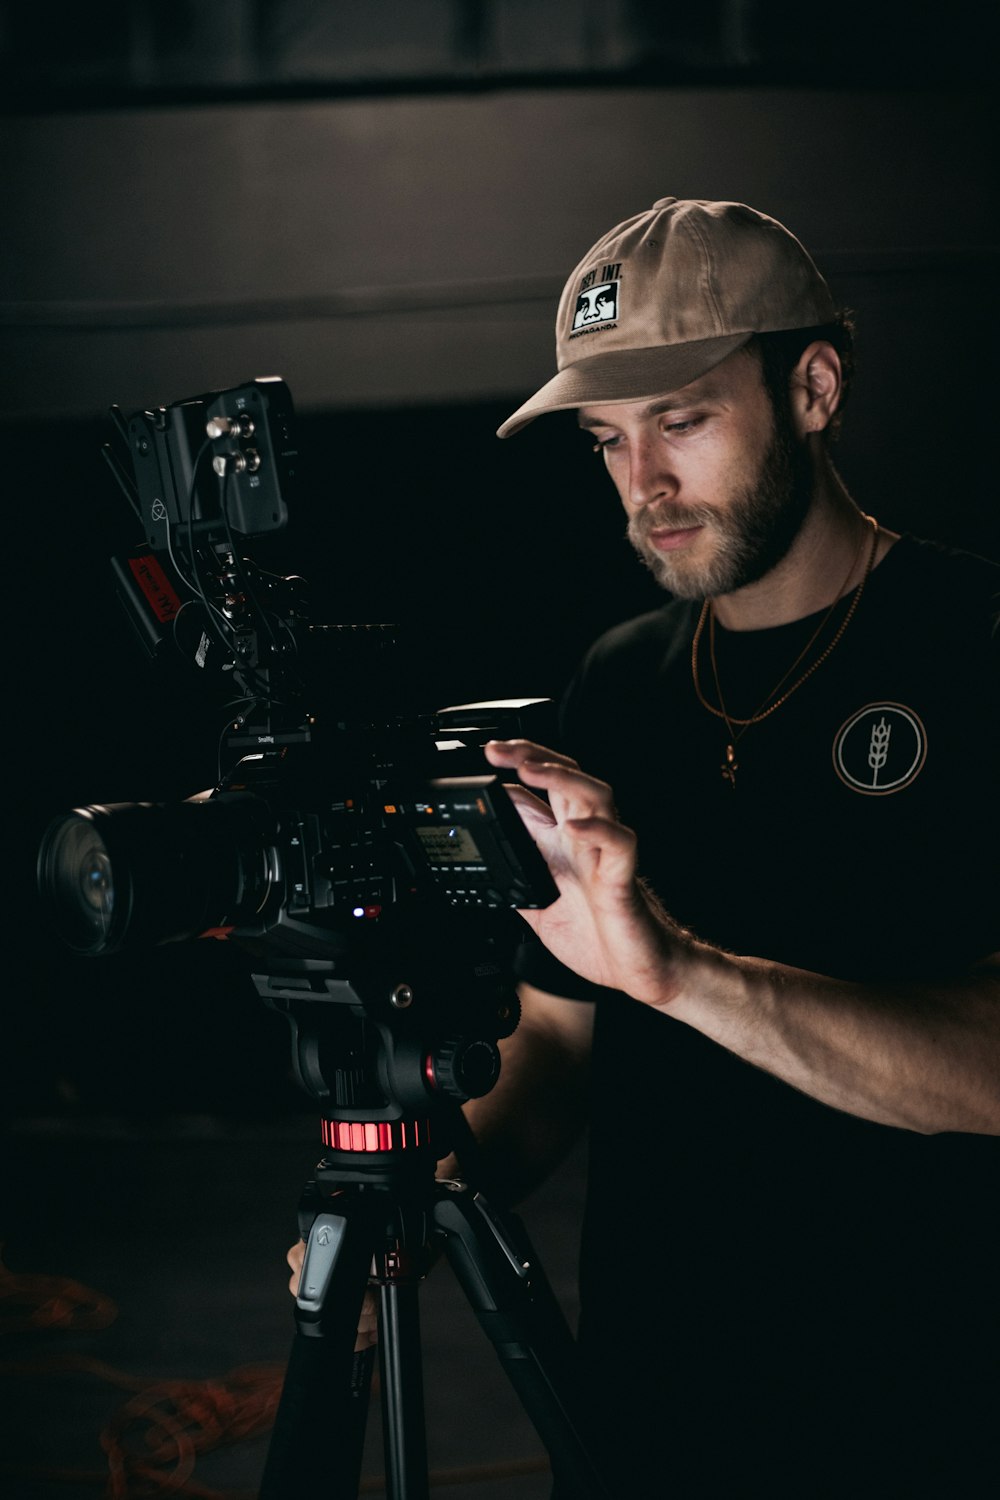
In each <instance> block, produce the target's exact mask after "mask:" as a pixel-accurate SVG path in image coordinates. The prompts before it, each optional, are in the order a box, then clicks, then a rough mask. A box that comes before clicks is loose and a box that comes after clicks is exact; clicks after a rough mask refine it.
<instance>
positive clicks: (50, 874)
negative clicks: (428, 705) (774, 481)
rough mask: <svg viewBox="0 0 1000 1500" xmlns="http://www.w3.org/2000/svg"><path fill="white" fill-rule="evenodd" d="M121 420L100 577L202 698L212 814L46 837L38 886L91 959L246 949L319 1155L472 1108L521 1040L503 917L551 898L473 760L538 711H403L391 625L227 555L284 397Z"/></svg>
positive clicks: (264, 527) (288, 403) (525, 730)
mask: <svg viewBox="0 0 1000 1500" xmlns="http://www.w3.org/2000/svg"><path fill="white" fill-rule="evenodd" d="M112 415H113V417H114V421H115V424H116V427H117V434H118V442H117V447H115V446H112V445H108V446H107V447H106V448H105V450H104V453H105V457H106V459H107V461H108V463H109V465H110V467H111V468H112V471H113V472H114V474H115V476H116V478H117V479H118V482H119V484H120V486H121V488H122V490H123V491H124V493H125V495H126V497H127V499H128V500H129V502H130V504H131V505H132V508H133V510H134V511H135V514H136V517H137V518H138V520H139V523H140V525H141V527H142V533H143V536H142V542H141V545H139V546H138V547H136V548H134V549H133V550H132V552H131V553H130V554H129V555H127V556H125V557H116V558H114V559H112V568H113V572H114V577H115V582H116V588H117V592H118V595H119V597H120V599H121V602H122V604H123V606H124V608H125V610H126V613H127V616H128V618H129V619H130V621H131V623H132V625H133V626H134V628H135V631H136V633H137V635H138V636H139V639H140V640H141V641H142V643H143V645H144V646H145V648H146V650H147V652H148V653H149V654H150V655H151V656H152V657H154V658H162V657H167V656H174V655H175V654H176V653H178V652H179V653H180V655H181V656H182V657H186V658H187V659H188V661H189V662H190V663H191V665H192V670H193V671H194V672H196V673H200V674H201V675H202V678H203V679H204V678H214V679H215V681H216V682H217V683H218V684H219V687H220V697H222V698H223V699H224V700H225V711H226V714H227V723H226V727H225V729H224V731H223V733H222V739H221V749H220V760H219V768H218V779H217V781H216V784H215V786H214V788H213V789H212V790H211V791H210V792H206V793H204V794H202V795H201V796H198V797H195V798H193V799H192V800H190V801H187V802H181V803H178V804H166V803H119V804H110V805H102V806H96V805H94V806H88V807H81V808H77V809H75V810H74V811H73V812H71V813H68V814H66V815H65V816H63V817H60V818H58V819H57V820H56V821H55V822H54V823H53V824H52V825H51V826H50V828H49V830H48V831H47V833H46V835H45V837H44V840H43V842H42V846H41V849H40V852H39V860H38V871H39V882H40V887H41V890H42V893H43V896H44V899H45V901H46V903H47V906H48V908H49V910H50V912H51V914H52V918H53V922H54V925H55V927H56V929H57V931H58V932H59V934H60V935H61V936H62V937H63V939H64V940H65V941H66V942H67V943H68V945H69V946H70V947H71V948H72V949H74V950H75V951H76V952H77V953H80V954H85V955H91V956H96V955H102V954H110V953H115V952H117V951H119V950H121V949H125V948H136V947H144V946H147V945H152V944H156V943H161V942H165V941H168V940H174V939H178V938H188V937H196V936H213V937H224V938H227V939H229V940H230V941H232V942H234V943H236V944H239V945H241V946H242V947H243V948H244V949H245V950H246V951H247V952H248V954H249V955H250V956H251V958H252V959H253V964H254V967H255V968H256V969H258V970H259V971H261V972H258V973H255V974H254V980H255V982H256V984H257V987H258V990H259V991H260V993H261V994H262V996H263V997H264V999H265V1000H266V1001H267V1002H268V1003H269V1004H271V1005H273V1006H275V1008H277V1009H279V1010H282V1011H284V1012H285V1014H286V1015H287V1016H288V1017H289V1020H290V1021H291V1023H292V1027H293V1033H294V1036H295V1047H294V1055H295V1061H296V1068H297V1071H298V1075H299V1080H300V1082H301V1083H302V1084H303V1086H304V1087H305V1088H307V1089H308V1090H309V1091H310V1092H311V1093H313V1094H314V1095H315V1096H316V1097H318V1098H320V1099H321V1100H323V1101H324V1104H325V1106H326V1107H327V1108H326V1116H327V1124H328V1127H329V1130H330V1132H331V1140H329V1141H328V1144H334V1145H336V1144H338V1143H340V1144H341V1145H343V1143H344V1141H345V1140H346V1139H349V1138H350V1137H351V1131H350V1130H349V1129H347V1130H346V1136H345V1133H344V1128H342V1127H345V1122H346V1125H350V1124H351V1123H352V1122H353V1121H355V1120H357V1121H363V1122H365V1123H366V1124H372V1123H373V1122H375V1123H379V1122H381V1121H384V1120H392V1119H401V1118H403V1117H405V1116H407V1115H410V1114H412V1113H413V1111H414V1110H419V1109H420V1108H422V1107H424V1106H426V1105H427V1102H428V1097H429V1096H433V1095H435V1093H443V1094H445V1095H447V1096H449V1097H450V1098H453V1099H464V1098H468V1097H471V1096H474V1095H476V1094H480V1093H485V1092H487V1091H488V1089H489V1088H491V1087H492V1085H493V1082H494V1081H495V1078H496V1074H497V1069H498V1054H497V1049H496V1047H495V1045H494V1044H495V1041H496V1040H497V1039H499V1038H501V1037H502V1036H504V1035H506V1034H509V1032H510V1031H512V1030H513V1029H514V1027H515V1026H516V1024H517V1007H516V998H515V996H514V991H513V986H512V982H511V979H510V957H511V953H512V951H513V947H514V946H515V945H516V942H517V940H518V932H519V930H520V923H519V919H518V918H516V916H514V914H513V908H517V907H522V908H524V907H539V906H545V905H548V904H549V902H550V901H552V900H553V899H554V898H555V896H556V894H557V893H556V889H555V886H554V884H553V882H552V879H551V876H550V874H549V871H548V869H547V867H546V865H545V863H544V861H543V859H542V858H541V856H540V855H539V853H538V851H537V849H536V848H535V846H534V844H533V842H532V840H531V839H530V837H529V836H528V834H527V832H526V831H525V829H524V827H523V825H522V823H521V820H520V817H519V816H518V814H517V812H516V810H515V808H514V806H513V804H512V803H511V801H510V799H509V797H508V795H507V793H506V791H505V790H504V788H503V786H502V785H501V783H500V781H499V779H498V778H497V777H496V776H494V775H492V774H485V773H484V757H483V754H482V746H483V745H484V744H485V743H486V741H487V740H489V739H492V738H509V737H513V736H518V735H522V734H527V735H529V736H530V737H533V738H541V737H542V732H541V731H540V730H539V727H538V720H539V718H540V717H544V716H545V714H546V709H547V700H544V699H518V700H504V701H497V702H486V703H476V704H467V705H462V706H460V707H452V708H447V709H441V710H437V711H434V712H425V711H422V710H419V709H415V708H412V707H411V705H410V698H411V696H412V694H411V693H410V692H409V691H408V690H407V685H406V684H404V683H403V682H402V680H401V678H402V673H401V671H400V660H399V652H398V640H397V636H396V632H395V630H394V629H393V628H392V627H389V626H383V625H348V626H326V625H316V624H313V623H312V622H311V621H310V620H309V619H308V618H307V613H306V602H305V585H304V582H303V580H302V579H301V578H298V577H281V576H277V575H275V574H271V573H267V572H265V571H263V570H262V569H261V568H259V567H258V566H257V565H256V564H255V563H254V562H253V561H252V560H251V559H250V558H249V557H247V556H245V555H243V551H244V548H245V545H246V542H247V539H248V538H251V537H258V536H265V535H266V534H268V533H271V532H276V531H280V530H281V529H283V528H284V527H285V525H286V523H287V520H288V503H289V500H290V498H291V496H292V494H293V492H294V486H295V482H296V460H297V453H296V449H295V434H294V413H293V405H292V399H291V394H290V392H289V390H288V387H287V386H286V384H285V383H284V381H282V380H280V379H278V378H270V377H269V378H263V379H256V380H253V381H250V382H248V383H247V384H245V385H242V386H238V387H235V388H233V389H230V390H225V391H217V392H212V393H209V394H207V395H202V396H197V397H193V398H190V399H187V400H182V401H178V402H176V403H174V404H173V405H171V406H166V407H160V408H158V409H156V410H154V411H141V412H137V413H135V414H134V415H132V416H131V417H128V418H126V417H124V416H123V415H122V413H121V412H119V411H118V410H117V408H112ZM122 449H124V450H125V452H126V453H127V461H126V459H125V458H123V456H122V452H121V450H122ZM222 706H223V705H222V704H221V703H220V709H221V708H222ZM317 1001H319V1002H321V1005H320V1006H316V1003H315V1002H317ZM420 1002H423V1003H420ZM320 1010H321V1011H322V1013H323V1016H324V1019H323V1021H322V1022H321V1023H319V1024H317V1021H316V1019H315V1016H316V1013H317V1012H318V1011H320ZM416 1013H419V1014H420V1016H421V1019H420V1021H419V1022H417V1021H414V1020H412V1019H411V1018H412V1017H413V1016H414V1015H415V1014H416ZM335 1016H337V1017H339V1019H334V1017H335ZM335 1127H336V1128H335ZM391 1134H392V1132H391V1131H390V1136H391ZM333 1136H336V1141H334V1140H333V1139H332V1137H333Z"/></svg>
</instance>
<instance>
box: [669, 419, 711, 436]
mask: <svg viewBox="0 0 1000 1500" xmlns="http://www.w3.org/2000/svg"><path fill="white" fill-rule="evenodd" d="M702 420H703V419H702V418H701V417H684V418H683V420H682V421H680V422H668V423H667V424H666V426H665V427H664V429H663V430H664V432H679V433H685V432H692V431H693V430H694V428H695V427H700V426H701V423H702Z"/></svg>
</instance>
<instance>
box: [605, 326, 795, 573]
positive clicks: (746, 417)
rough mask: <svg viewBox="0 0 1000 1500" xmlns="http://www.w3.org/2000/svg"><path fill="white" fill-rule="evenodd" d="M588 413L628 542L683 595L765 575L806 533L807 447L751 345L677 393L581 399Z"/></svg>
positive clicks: (648, 564) (654, 570)
mask: <svg viewBox="0 0 1000 1500" xmlns="http://www.w3.org/2000/svg"><path fill="white" fill-rule="evenodd" d="M579 420H580V425H581V427H584V428H585V429H586V430H587V431H589V432H591V433H593V436H594V439H595V444H596V446H597V448H598V449H599V450H600V452H601V454H602V456H603V458H604V463H605V466H606V468H607V470H608V473H609V474H610V475H611V478H612V480H613V481H614V484H615V488H616V489H617V491H618V494H619V496H620V497H621V501H622V504H623V505H624V507H625V513H626V515H627V516H628V538H629V541H630V542H631V543H632V545H633V546H634V547H635V549H636V551H637V552H638V553H639V556H640V557H641V558H642V560H643V561H644V562H645V563H646V565H647V566H648V567H649V569H650V570H651V572H652V573H653V576H654V577H655V579H656V581H657V583H659V584H660V585H661V586H662V587H663V588H665V589H668V590H669V591H670V593H672V594H675V595H676V596H677V597H678V598H682V599H702V598H708V597H715V596H717V595H720V594H730V593H733V592H734V591H735V590H736V589H740V588H745V587H746V585H747V584H750V583H756V581H757V580H758V579H759V578H763V577H764V575H765V574H766V573H768V572H770V570H771V569H772V568H773V567H774V566H775V565H776V564H777V563H778V562H780V561H781V559H782V558H783V557H784V556H785V553H786V552H787V551H788V548H789V547H790V546H791V544H792V542H793V541H794V539H795V537H796V535H797V534H798V531H799V528H800V526H801V525H802V522H803V520H804V519H805V515H806V512H807V510H808V508H809V501H810V495H811V478H812V472H811V466H810V463H809V457H808V453H807V451H806V448H805V444H804V443H803V442H801V441H800V440H799V439H798V438H797V437H796V435H795V433H794V431H793V429H792V424H791V417H790V414H789V411H788V408H787V407H784V408H783V409H782V410H781V411H780V412H779V413H778V415H777V417H776V416H775V412H774V410H773V408H772V406H771V402H770V400H769V398H768V394H767V391H766V389H765V386H764V382H763V379H762V376H761V371H760V366H759V364H758V362H757V360H756V358H754V357H753V356H752V355H749V354H747V353H746V352H745V351H743V350H739V351H737V353H735V354H731V355H730V356H729V358H728V359H726V360H724V361H723V362H722V363H721V364H720V365H717V366H716V368H715V369H714V370H710V371H709V373H708V374H707V375H704V376H702V378H701V379H700V380H695V381H693V382H692V383H691V384H690V385H688V386H685V387H684V388H683V390H680V391H674V392H673V393H672V394H670V395H669V396H664V397H662V398H660V399H656V400H652V401H635V402H625V403H617V402H615V403H611V404H609V405H606V406H588V407H584V408H582V409H581V411H580V414H579Z"/></svg>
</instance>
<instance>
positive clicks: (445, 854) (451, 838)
mask: <svg viewBox="0 0 1000 1500" xmlns="http://www.w3.org/2000/svg"><path fill="white" fill-rule="evenodd" d="M416 833H417V836H418V837H419V839H420V842H421V843H422V844H423V846H424V851H425V853H426V855H427V858H428V860H429V862H430V863H431V864H432V865H464V864H482V863H483V856H482V854H480V852H479V848H478V846H477V844H476V841H475V839H474V838H473V837H472V834H471V833H470V832H469V830H468V829H467V828H463V827H462V826H461V825H460V824H454V823H452V824H449V825H448V826H446V827H433V826H431V827H428V826H426V825H425V826H424V827H423V828H421V827H420V826H419V825H418V827H417V829H416Z"/></svg>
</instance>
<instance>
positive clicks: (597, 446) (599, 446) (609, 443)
mask: <svg viewBox="0 0 1000 1500" xmlns="http://www.w3.org/2000/svg"><path fill="white" fill-rule="evenodd" d="M620 442H621V438H620V437H618V436H617V435H616V436H615V437H606V438H597V439H596V440H595V442H594V452H595V453H601V452H603V450H604V449H605V448H617V446H618V444H619V443H620Z"/></svg>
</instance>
